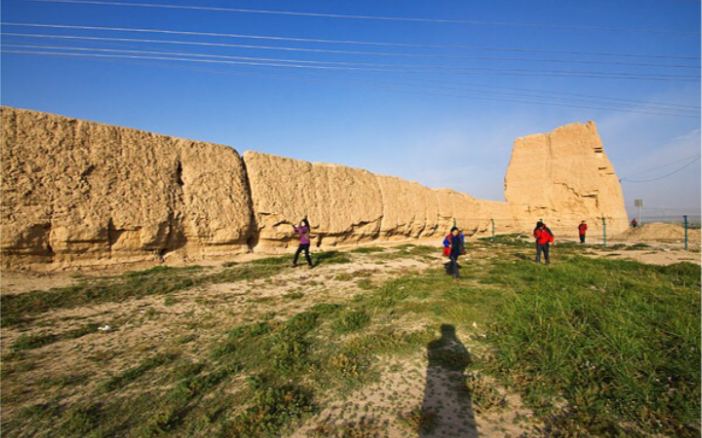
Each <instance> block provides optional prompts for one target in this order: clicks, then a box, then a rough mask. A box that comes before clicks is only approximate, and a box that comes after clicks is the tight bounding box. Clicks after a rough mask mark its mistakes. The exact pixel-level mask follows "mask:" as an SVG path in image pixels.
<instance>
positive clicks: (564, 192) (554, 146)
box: [505, 122, 628, 235]
mask: <svg viewBox="0 0 702 438" xmlns="http://www.w3.org/2000/svg"><path fill="white" fill-rule="evenodd" d="M505 199H506V200H507V202H508V203H509V204H510V206H511V207H512V208H513V211H514V214H515V217H517V218H518V219H519V221H520V225H521V226H522V227H524V226H527V225H528V224H531V225H532V226H533V222H535V221H536V220H537V219H539V218H542V219H544V221H546V222H547V223H548V224H549V226H552V228H553V229H554V232H556V230H558V231H559V232H560V233H561V234H566V235H576V234H577V225H578V224H579V223H580V221H581V220H586V221H588V223H589V227H590V231H591V232H594V231H596V230H597V232H599V230H601V225H602V218H605V219H606V220H607V229H608V232H610V233H612V234H616V233H619V232H622V231H624V230H626V229H627V223H628V219H627V213H626V209H625V208H624V195H623V193H622V188H621V184H620V183H619V180H618V178H617V176H616V174H615V172H614V167H613V166H612V163H611V162H610V161H609V159H608V158H607V155H606V154H605V152H604V147H603V145H602V140H601V139H600V136H599V134H598V133H597V127H596V125H595V123H594V122H588V123H586V124H581V123H574V124H571V125H566V126H562V127H560V128H557V129H555V130H554V131H553V132H551V133H548V134H536V135H530V136H528V137H523V138H519V139H517V140H516V141H515V142H514V150H513V152H512V159H511V161H510V164H509V167H508V169H507V174H506V176H505Z"/></svg>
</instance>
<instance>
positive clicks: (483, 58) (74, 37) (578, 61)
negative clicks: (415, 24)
mask: <svg viewBox="0 0 702 438" xmlns="http://www.w3.org/2000/svg"><path fill="white" fill-rule="evenodd" d="M0 34H2V35H6V36H13V37H24V38H46V39H59V40H61V39H63V40H93V41H124V42H127V41H128V42H142V43H162V44H184V45H200V46H218V47H237V48H242V47H243V48H261V49H265V50H269V49H270V48H271V47H269V46H248V45H247V46H241V45H237V44H222V43H203V42H199V41H172V40H158V39H157V40H151V39H134V38H109V37H88V36H77V35H47V34H26V33H16V32H1V33H0ZM275 49H279V50H280V49H283V50H288V49H289V50H293V51H295V49H296V48H277V47H276V48H275ZM300 51H307V50H304V49H303V50H300ZM331 53H339V54H353V55H358V54H361V55H380V56H405V55H406V54H402V53H387V52H355V51H342V50H333V51H331ZM409 55H412V56H413V57H420V58H443V59H463V60H474V61H520V62H539V63H542V62H547V63H562V64H570V63H574V64H593V65H617V66H632V67H658V68H685V69H693V70H700V66H695V65H680V64H648V63H638V62H611V61H596V60H589V59H543V58H509V57H496V56H455V55H454V56H451V55H427V54H409Z"/></svg>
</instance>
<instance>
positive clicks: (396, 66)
mask: <svg viewBox="0 0 702 438" xmlns="http://www.w3.org/2000/svg"><path fill="white" fill-rule="evenodd" d="M4 47H19V48H31V49H58V50H74V51H97V52H126V53H137V54H151V55H154V54H155V55H170V56H193V57H200V58H220V59H237V60H247V61H265V62H285V63H303V64H315V65H327V64H330V65H332V66H338V65H341V66H344V67H349V69H351V67H353V69H354V70H356V67H359V68H358V70H362V69H364V68H369V69H392V70H375V71H398V72H404V71H405V69H439V70H453V71H454V73H456V74H460V73H461V71H475V70H489V71H510V72H511V71H515V72H538V73H542V72H543V73H568V74H571V73H575V74H598V75H600V74H602V75H625V76H626V77H628V76H629V75H633V74H630V73H616V72H587V71H585V72H578V71H572V70H536V69H507V68H501V67H467V66H447V65H438V66H437V65H421V64H368V63H354V62H335V61H309V60H299V59H278V58H260V57H242V56H228V55H210V54H200V53H184V52H159V51H149V50H127V49H101V48H92V47H72V46H36V45H24V44H15V45H12V44H5V45H4ZM397 69H402V70H397ZM369 71H374V70H369ZM412 72H414V73H443V72H441V71H438V72H431V71H429V72H424V71H421V70H413V71H412ZM448 73H451V72H448ZM671 76H672V75H671ZM636 77H638V76H636ZM646 77H648V76H646ZM652 77H654V76H652ZM655 77H657V76H655ZM661 77H668V76H661ZM674 77H678V76H674ZM681 77H685V76H681Z"/></svg>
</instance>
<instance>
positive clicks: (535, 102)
mask: <svg viewBox="0 0 702 438" xmlns="http://www.w3.org/2000/svg"><path fill="white" fill-rule="evenodd" d="M2 51H3V52H8V53H30V54H32V52H24V51H7V50H5V49H3V50H2ZM38 54H44V55H53V56H78V57H97V58H107V59H110V58H111V59H115V58H116V59H130V60H165V61H186V62H211V63H224V64H233V65H240V66H241V65H243V66H264V67H275V66H277V65H273V64H266V63H248V62H236V61H218V60H209V61H208V60H202V59H188V58H170V57H141V56H132V55H124V56H122V55H100V54H94V55H93V54H84V53H56V52H39V53H38ZM298 81H300V80H298ZM301 81H302V82H305V80H301ZM306 82H314V81H306ZM316 82H319V81H316ZM376 88H382V89H383V90H396V91H403V92H407V90H405V89H399V88H397V87H392V86H387V85H383V86H382V87H376ZM466 91H469V90H466ZM420 93H421V94H431V95H438V96H447V97H470V98H476V99H484V100H485V99H486V100H490V101H495V100H496V101H505V102H516V103H527V104H547V105H551V106H561V107H570V108H591V109H603V110H610V111H622V112H634V113H642V114H653V115H666V116H675V117H695V118H697V116H692V115H683V114H671V113H663V112H656V111H640V110H624V109H616V108H607V107H596V106H584V105H571V104H564V103H556V102H543V101H533V100H531V101H529V100H516V99H505V98H503V97H501V96H497V97H494V96H487V97H486V96H485V94H483V95H482V96H481V95H477V96H476V95H457V94H455V93H453V94H448V93H436V92H420ZM527 98H528V97H527Z"/></svg>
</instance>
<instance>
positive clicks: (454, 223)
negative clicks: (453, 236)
mask: <svg viewBox="0 0 702 438" xmlns="http://www.w3.org/2000/svg"><path fill="white" fill-rule="evenodd" d="M453 226H454V227H455V226H456V218H453Z"/></svg>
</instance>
